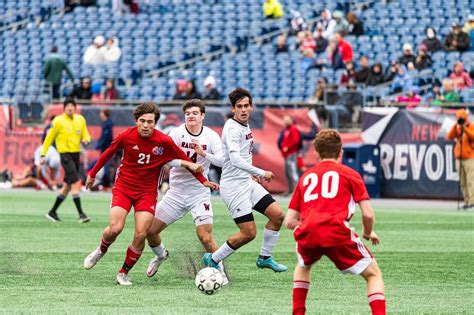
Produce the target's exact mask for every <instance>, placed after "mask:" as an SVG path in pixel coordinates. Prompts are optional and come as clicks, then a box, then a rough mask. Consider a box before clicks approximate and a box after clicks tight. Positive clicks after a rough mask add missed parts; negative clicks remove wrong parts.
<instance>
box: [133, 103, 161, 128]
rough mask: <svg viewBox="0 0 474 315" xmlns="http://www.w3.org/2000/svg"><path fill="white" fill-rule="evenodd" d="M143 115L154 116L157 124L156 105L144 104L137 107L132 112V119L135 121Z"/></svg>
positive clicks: (158, 115) (157, 111)
mask: <svg viewBox="0 0 474 315" xmlns="http://www.w3.org/2000/svg"><path fill="white" fill-rule="evenodd" d="M144 114H155V123H157V122H158V120H159V119H160V108H159V107H158V105H156V103H153V102H145V103H142V104H140V105H138V106H137V107H136V108H135V110H134V111H133V117H135V120H138V118H139V117H140V116H142V115H144Z"/></svg>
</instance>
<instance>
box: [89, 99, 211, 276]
mask: <svg viewBox="0 0 474 315" xmlns="http://www.w3.org/2000/svg"><path fill="white" fill-rule="evenodd" d="M133 116H134V117H135V120H136V124H137V126H136V127H131V128H128V129H126V130H125V131H123V132H122V133H120V134H119V135H118V136H117V137H116V138H115V139H114V141H113V142H112V144H111V145H110V147H109V148H108V149H107V150H105V151H104V152H103V153H102V155H101V156H100V157H99V160H98V161H97V163H96V165H95V166H94V168H93V169H92V170H91V172H90V174H89V176H88V177H87V181H86V188H89V187H90V186H91V185H92V184H93V183H94V180H95V176H96V174H97V172H98V171H99V170H100V169H101V168H102V167H103V166H104V165H105V164H106V163H107V162H108V161H109V160H110V159H111V158H112V157H113V156H114V155H115V153H116V152H117V151H119V150H122V149H123V150H124V153H123V158H122V163H121V165H120V167H119V168H118V170H117V176H116V181H115V185H114V188H113V189H112V202H111V209H110V223H109V226H108V227H106V228H105V230H104V232H103V234H102V241H101V244H100V246H99V247H98V248H97V249H96V250H94V251H93V252H92V253H91V254H90V255H89V256H87V257H86V259H85V260H84V268H86V269H90V268H92V267H94V266H95V264H96V263H97V262H98V261H99V260H100V259H101V258H102V257H103V256H104V255H105V253H106V252H107V249H108V248H109V246H110V245H111V244H112V243H113V242H114V241H115V239H116V238H117V236H118V235H119V234H120V232H122V230H123V227H124V225H125V220H126V218H127V215H128V213H129V211H130V208H131V207H132V205H133V208H134V209H135V234H134V236H133V241H132V243H131V244H130V246H129V247H128V250H127V254H126V258H125V262H124V264H123V266H122V268H121V269H120V271H119V273H118V274H117V282H118V283H119V284H120V285H131V284H132V283H131V282H130V280H129V278H128V272H129V270H130V269H131V268H132V267H133V265H135V263H136V262H137V261H138V259H139V258H140V255H141V253H142V251H143V248H144V246H145V239H146V237H147V233H148V230H149V228H150V227H151V224H152V222H153V218H154V214H155V206H156V199H157V196H158V183H159V180H160V178H159V177H160V174H161V169H162V166H163V165H164V164H166V163H168V164H170V165H172V166H181V167H185V168H187V169H188V170H189V171H190V172H192V173H193V172H196V173H193V175H194V177H196V179H197V180H199V181H200V182H201V183H202V184H203V185H204V186H206V187H209V188H212V189H218V185H217V184H215V183H212V182H209V181H208V180H207V179H206V178H205V177H204V176H203V175H202V173H201V172H200V171H201V167H200V165H198V164H195V163H192V162H191V160H190V159H189V158H188V157H187V156H186V154H185V153H184V152H183V151H182V150H181V149H180V148H179V147H178V146H176V144H175V143H174V142H173V140H172V139H171V138H170V137H168V136H167V135H165V134H163V133H161V132H160V131H158V130H155V123H156V122H157V121H158V119H159V118H160V110H159V108H158V106H157V105H156V104H154V103H144V104H141V105H139V106H137V108H136V109H135V111H134V112H133Z"/></svg>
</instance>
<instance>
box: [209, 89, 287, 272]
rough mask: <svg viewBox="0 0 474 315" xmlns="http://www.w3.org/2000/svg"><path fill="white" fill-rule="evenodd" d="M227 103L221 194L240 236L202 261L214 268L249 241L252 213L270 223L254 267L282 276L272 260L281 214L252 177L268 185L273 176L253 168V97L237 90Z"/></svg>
mask: <svg viewBox="0 0 474 315" xmlns="http://www.w3.org/2000/svg"><path fill="white" fill-rule="evenodd" d="M229 100H230V102H231V105H232V112H233V113H234V117H233V118H232V119H229V120H227V122H226V123H225V125H224V129H223V131H222V144H223V150H224V165H223V168H222V176H221V182H220V185H221V190H220V192H221V196H222V199H223V200H224V202H225V203H226V205H227V207H228V209H229V212H230V215H231V216H232V218H233V219H234V222H235V224H237V226H238V228H239V232H238V233H236V234H234V235H232V236H230V237H229V238H228V239H227V242H225V243H224V244H223V245H221V247H219V249H218V250H216V251H215V252H213V253H206V254H204V255H203V257H202V261H203V263H204V265H206V266H211V267H214V268H217V266H218V263H219V262H221V261H222V260H224V259H226V258H227V257H228V256H230V255H231V254H232V253H233V252H234V251H236V250H237V249H238V248H240V247H241V246H243V245H245V244H247V243H249V242H250V241H252V240H253V239H254V238H255V236H256V234H257V227H256V225H255V221H254V218H253V214H252V209H254V210H256V211H258V212H260V213H262V214H263V215H265V216H266V217H267V218H268V219H269V220H268V222H267V224H266V225H265V228H264V230H263V244H262V247H261V249H260V255H259V257H258V258H257V261H256V264H257V267H258V268H270V269H272V270H273V271H275V272H284V271H286V270H287V268H286V266H284V265H281V264H279V263H277V262H276V261H275V260H274V259H273V257H272V251H273V248H274V247H275V245H276V242H277V240H278V236H279V235H280V232H279V231H280V228H281V225H282V223H283V211H282V210H281V208H280V206H279V205H278V204H277V203H276V202H275V200H274V199H273V197H272V196H271V195H270V194H269V193H268V191H267V190H266V189H265V188H263V187H262V186H261V185H260V184H259V183H257V181H255V180H253V179H252V177H251V176H254V177H255V178H263V179H264V180H266V181H267V182H270V181H271V180H272V178H273V176H274V175H273V173H272V172H270V171H265V170H262V169H260V168H257V167H255V166H253V165H252V148H253V139H252V131H251V130H250V127H249V125H248V123H249V119H250V113H251V112H252V110H253V106H252V96H251V95H250V93H249V92H248V91H247V90H245V89H242V88H237V89H235V90H234V91H232V92H231V93H230V94H229Z"/></svg>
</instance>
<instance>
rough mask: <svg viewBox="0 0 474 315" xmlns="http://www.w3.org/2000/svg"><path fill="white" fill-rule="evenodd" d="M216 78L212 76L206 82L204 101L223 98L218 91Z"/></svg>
mask: <svg viewBox="0 0 474 315" xmlns="http://www.w3.org/2000/svg"><path fill="white" fill-rule="evenodd" d="M216 86H217V84H216V78H214V77H213V76H212V75H210V76H208V77H207V78H206V79H205V80H204V92H203V95H202V98H203V99H204V100H218V99H220V98H221V93H219V90H217V87H216Z"/></svg>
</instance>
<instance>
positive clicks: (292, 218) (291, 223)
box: [284, 209, 301, 230]
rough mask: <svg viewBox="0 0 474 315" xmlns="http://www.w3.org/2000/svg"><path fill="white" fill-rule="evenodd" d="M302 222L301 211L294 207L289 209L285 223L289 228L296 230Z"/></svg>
mask: <svg viewBox="0 0 474 315" xmlns="http://www.w3.org/2000/svg"><path fill="white" fill-rule="evenodd" d="M300 223H301V218H300V213H299V212H298V211H296V210H293V209H288V212H287V213H286V216H285V221H284V224H285V226H286V228H287V229H290V230H294V229H295V228H296V227H297V226H298V225H300Z"/></svg>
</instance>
